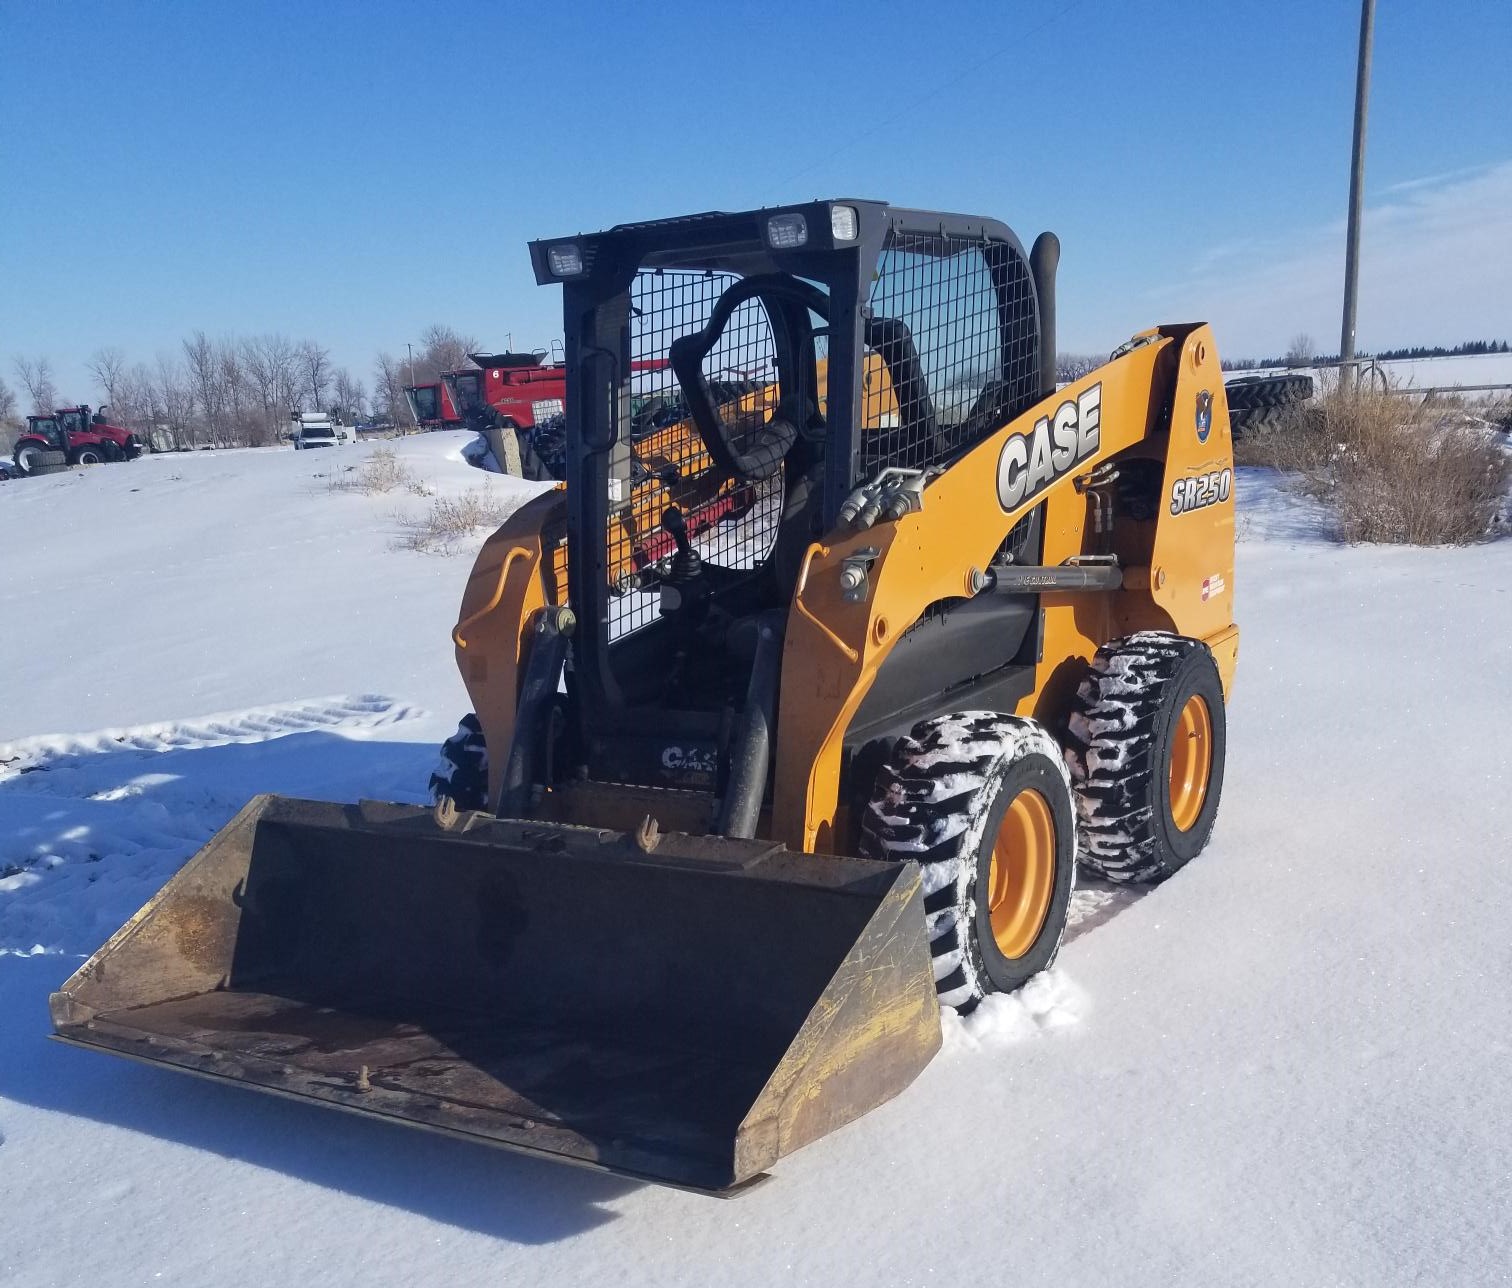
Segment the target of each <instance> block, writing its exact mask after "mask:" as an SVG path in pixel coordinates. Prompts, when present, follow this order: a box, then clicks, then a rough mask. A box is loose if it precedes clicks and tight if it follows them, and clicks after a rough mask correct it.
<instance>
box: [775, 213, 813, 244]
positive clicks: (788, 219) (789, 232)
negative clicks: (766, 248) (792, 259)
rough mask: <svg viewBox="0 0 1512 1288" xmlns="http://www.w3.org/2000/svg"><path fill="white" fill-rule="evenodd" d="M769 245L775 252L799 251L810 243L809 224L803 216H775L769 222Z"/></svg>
mask: <svg viewBox="0 0 1512 1288" xmlns="http://www.w3.org/2000/svg"><path fill="white" fill-rule="evenodd" d="M767 243H768V244H769V245H770V246H771V248H772V249H773V250H797V249H798V247H800V246H803V245H806V244H807V243H808V222H807V221H806V220H805V219H804V217H803V216H802V215H773V216H772V217H771V218H770V219H768V220H767Z"/></svg>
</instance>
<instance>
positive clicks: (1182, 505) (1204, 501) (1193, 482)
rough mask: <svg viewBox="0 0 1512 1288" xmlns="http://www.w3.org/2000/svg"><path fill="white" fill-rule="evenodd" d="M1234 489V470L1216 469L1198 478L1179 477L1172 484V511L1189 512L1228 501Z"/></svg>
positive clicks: (1176, 512) (1173, 512) (1174, 512)
mask: <svg viewBox="0 0 1512 1288" xmlns="http://www.w3.org/2000/svg"><path fill="white" fill-rule="evenodd" d="M1233 490H1234V471H1233V470H1214V471H1213V472H1212V473H1211V474H1199V475H1198V476H1197V477H1196V478H1190V479H1177V480H1176V481H1175V482H1174V483H1172V484H1171V513H1172V514H1189V513H1191V511H1193V510H1201V509H1204V508H1205V507H1207V506H1210V505H1217V504H1218V503H1219V502H1220V501H1227V500H1228V499H1229V494H1230V493H1231V492H1232V491H1233Z"/></svg>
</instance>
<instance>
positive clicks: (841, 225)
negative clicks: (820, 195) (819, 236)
mask: <svg viewBox="0 0 1512 1288" xmlns="http://www.w3.org/2000/svg"><path fill="white" fill-rule="evenodd" d="M856 232H857V227H856V208H855V207H854V206H831V207H830V233H831V234H832V235H833V236H834V239H835V240H836V241H837V242H838V241H855V240H856Z"/></svg>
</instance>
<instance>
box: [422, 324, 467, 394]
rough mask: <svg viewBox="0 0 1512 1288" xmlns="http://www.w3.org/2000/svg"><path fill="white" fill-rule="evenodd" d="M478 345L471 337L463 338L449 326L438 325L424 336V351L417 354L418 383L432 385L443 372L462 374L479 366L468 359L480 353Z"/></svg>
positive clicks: (465, 336) (426, 330)
mask: <svg viewBox="0 0 1512 1288" xmlns="http://www.w3.org/2000/svg"><path fill="white" fill-rule="evenodd" d="M477 348H478V342H477V341H476V340H475V339H473V337H472V336H470V335H460V334H458V333H457V332H456V331H454V330H452V328H451V327H449V326H442V325H440V324H439V323H437V324H436V325H435V326H428V327H426V328H425V330H424V331H422V332H421V333H420V348H419V350H418V351H417V352H416V353H415V383H416V384H420V385H424V384H430V383H432V382H434V381H437V380H439V379H440V378H441V373H442V372H443V371H459V370H462V369H463V368H466V367H473V366H476V365H477V364H476V363H475V362H473V360H472V359H471V358H469V357H468V356H467V355H468V354H470V353H474V352H476V351H477Z"/></svg>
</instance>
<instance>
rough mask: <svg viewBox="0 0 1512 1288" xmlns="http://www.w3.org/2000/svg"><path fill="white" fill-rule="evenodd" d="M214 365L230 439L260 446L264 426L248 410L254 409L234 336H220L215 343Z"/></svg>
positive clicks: (265, 435)
mask: <svg viewBox="0 0 1512 1288" xmlns="http://www.w3.org/2000/svg"><path fill="white" fill-rule="evenodd" d="M215 365H216V369H217V371H218V372H219V379H220V388H221V397H222V399H223V400H224V403H225V411H226V416H227V419H228V423H229V427H230V433H231V440H232V441H233V442H235V443H239V444H241V445H243V446H247V447H260V446H262V444H263V443H265V442H266V441H267V433H266V426H265V425H264V424H263V422H262V421H261V420H260V419H259V418H257V417H256V416H254V415H250V414H249V413H251V412H252V410H253V408H252V390H251V387H250V382H249V380H248V376H247V371H246V368H245V367H243V366H242V360H241V348H240V346H239V345H238V344H237V343H236V341H235V340H231V339H226V340H222V341H220V343H219V344H217V345H216V346H215Z"/></svg>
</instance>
